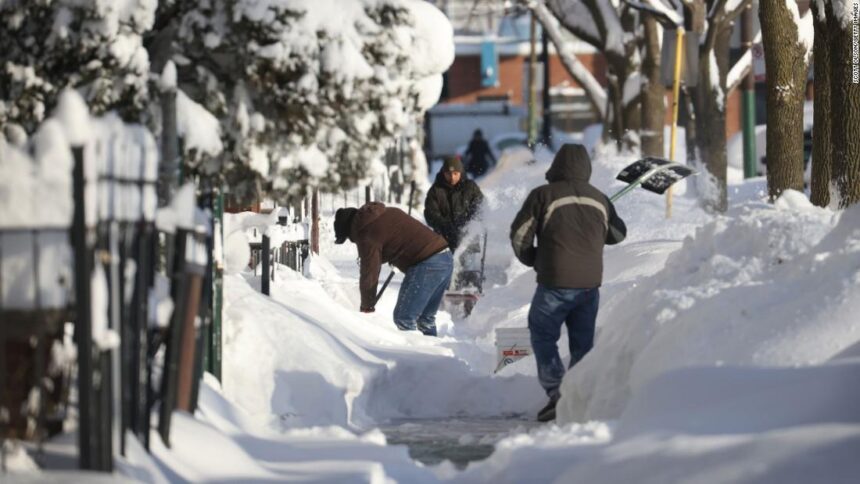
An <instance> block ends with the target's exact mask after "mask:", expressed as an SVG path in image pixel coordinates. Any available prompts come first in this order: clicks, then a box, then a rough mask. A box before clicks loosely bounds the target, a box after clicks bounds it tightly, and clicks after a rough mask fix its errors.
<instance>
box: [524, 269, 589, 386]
mask: <svg viewBox="0 0 860 484" xmlns="http://www.w3.org/2000/svg"><path fill="white" fill-rule="evenodd" d="M599 303H600V291H599V290H598V289H597V288H596V287H595V288H592V289H565V288H551V287H546V286H544V285H541V284H538V287H537V290H536V291H535V295H534V298H532V305H531V309H529V332H530V333H531V342H532V350H533V351H534V355H535V360H536V361H537V370H538V379H539V380H540V384H541V386H542V387H543V388H544V390H546V393H547V395H549V396H550V397H551V398H554V397H558V395H559V390H558V388H559V386H561V379H562V378H563V377H564V372H565V368H564V365H563V364H562V362H561V357H560V356H559V354H558V346H557V345H556V342H557V341H558V339H559V338H560V337H561V325H562V324H566V325H567V336H568V344H569V345H570V364H569V365H568V368H570V367H572V366H573V365H575V364H576V363H577V362H578V361H579V360H581V359H582V357H583V356H585V354H586V353H588V351H589V350H590V349H591V347H592V346H593V345H594V322H595V320H596V319H597V307H598V305H599Z"/></svg>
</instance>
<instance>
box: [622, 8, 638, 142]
mask: <svg viewBox="0 0 860 484" xmlns="http://www.w3.org/2000/svg"><path fill="white" fill-rule="evenodd" d="M622 12H624V13H622V15H621V26H622V28H623V29H624V32H636V30H637V28H638V26H639V16H638V15H637V14H636V13H635V12H634V11H633V9H626V10H623V11H622ZM631 37H633V38H635V37H634V36H631ZM624 53H625V56H624V57H625V59H624V65H623V75H622V76H620V78H619V80H620V81H621V82H620V84H621V112H622V116H623V122H622V128H621V129H622V131H621V139H622V147H623V148H624V149H626V150H632V151H639V149H640V146H641V135H640V132H641V131H642V77H641V75H642V72H641V69H642V60H641V59H642V58H641V56H640V53H639V43H638V42H636V41H635V40H629V41H627V42H625V43H624Z"/></svg>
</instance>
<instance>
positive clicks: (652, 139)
mask: <svg viewBox="0 0 860 484" xmlns="http://www.w3.org/2000/svg"><path fill="white" fill-rule="evenodd" d="M642 23H643V26H644V31H645V49H644V50H645V56H644V58H643V60H642V76H643V78H644V80H645V83H644V84H643V86H642V110H641V112H640V114H641V119H642V137H641V140H642V155H643V156H663V123H664V119H665V117H666V89H665V88H664V87H663V81H662V79H661V77H660V35H659V29H658V28H657V21H656V20H654V18H653V17H651V16H650V15H644V16H643V18H642Z"/></svg>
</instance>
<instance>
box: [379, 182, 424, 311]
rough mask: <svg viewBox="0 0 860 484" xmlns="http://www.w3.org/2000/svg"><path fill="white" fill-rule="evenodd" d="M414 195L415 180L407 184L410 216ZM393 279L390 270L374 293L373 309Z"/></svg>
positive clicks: (392, 272)
mask: <svg viewBox="0 0 860 484" xmlns="http://www.w3.org/2000/svg"><path fill="white" fill-rule="evenodd" d="M413 195H415V180H412V181H411V182H409V209H408V211H407V213H408V214H409V215H410V216H411V215H412V196H413ZM393 277H394V269H391V273H389V274H388V278H387V279H385V282H384V283H383V284H382V287H380V288H379V292H378V293H376V299H374V300H373V307H376V303H378V302H379V299H380V298H381V297H382V293H384V292H385V288H386V287H388V284H389V283H390V282H391V278H393Z"/></svg>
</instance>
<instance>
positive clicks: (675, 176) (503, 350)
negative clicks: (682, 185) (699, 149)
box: [494, 156, 696, 373]
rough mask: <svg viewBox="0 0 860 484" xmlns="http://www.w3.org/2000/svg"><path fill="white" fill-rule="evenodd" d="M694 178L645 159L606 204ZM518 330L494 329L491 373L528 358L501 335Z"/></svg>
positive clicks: (521, 345) (625, 174) (523, 346)
mask: <svg viewBox="0 0 860 484" xmlns="http://www.w3.org/2000/svg"><path fill="white" fill-rule="evenodd" d="M695 174H696V170H693V169H692V168H690V167H689V166H686V165H682V164H680V163H676V162H674V161H669V160H667V159H664V158H656V157H651V156H649V157H645V158H642V159H641V160H637V161H635V162H633V163H631V164H630V165H627V167H625V168H624V169H623V170H621V172H619V173H618V176H616V177H615V179H616V180H621V181H623V182H627V183H628V185H627V186H626V187H624V188H622V189H621V190H619V191H618V192H617V193H616V194H614V195H612V196H611V197H609V200H611V201H612V202H615V201H616V200H618V199H619V198H621V197H623V196H624V195H627V194H628V193H630V192H632V191H633V190H634V189H636V187H639V186H641V187H642V188H644V189H646V190H648V191H650V192H654V193H657V194H659V195H662V194H663V193H664V192H665V191H666V190H667V189H668V188H669V187H670V186H672V185H673V184H675V183H676V182H678V181H680V180H683V179H684V178H686V177H688V176H690V175H695ZM517 330H520V331H526V332H528V328H497V329H496V347H497V349H498V350H499V362H498V365H497V366H496V371H495V372H494V373H497V372H498V371H499V370H501V369H502V368H504V367H505V366H507V365H509V364H511V363H513V362H514V361H516V360H518V359H520V358H523V357H525V356H528V355H530V354H531V351H532V349H531V343H530V342H529V341H528V338H526V337H525V336H522V335H520V336H521V337H520V339H519V341H516V342H515V343H511V342H510V341H507V338H508V336H507V335H506V334H503V331H507V332H511V331H514V332H515V331H517Z"/></svg>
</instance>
